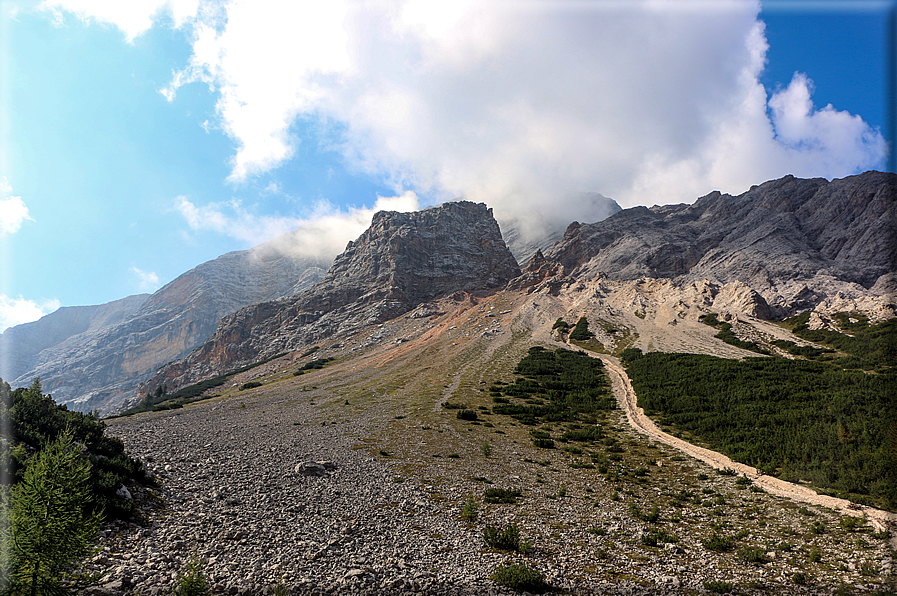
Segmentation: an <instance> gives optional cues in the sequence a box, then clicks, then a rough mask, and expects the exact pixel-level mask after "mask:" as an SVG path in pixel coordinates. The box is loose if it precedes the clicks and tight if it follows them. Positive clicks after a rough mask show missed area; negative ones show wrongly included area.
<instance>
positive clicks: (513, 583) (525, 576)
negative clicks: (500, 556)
mask: <svg viewBox="0 0 897 596" xmlns="http://www.w3.org/2000/svg"><path fill="white" fill-rule="evenodd" d="M489 579H491V580H492V581H494V582H495V583H497V584H498V585H500V586H505V587H506V588H511V589H512V590H517V591H518V592H531V593H535V594H541V593H542V592H545V591H546V590H548V589H549V588H550V586H549V585H548V584H546V583H545V576H544V575H542V574H541V573H540V572H539V571H537V570H535V569H532V568H531V567H527V566H526V565H521V564H514V565H502V566H501V567H499V568H498V569H496V570H495V573H493V574H492V575H490V576H489Z"/></svg>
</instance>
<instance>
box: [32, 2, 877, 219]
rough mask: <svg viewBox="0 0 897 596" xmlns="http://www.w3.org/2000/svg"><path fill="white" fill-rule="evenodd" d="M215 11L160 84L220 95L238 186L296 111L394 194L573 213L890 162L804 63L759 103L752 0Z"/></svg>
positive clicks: (276, 152)
mask: <svg viewBox="0 0 897 596" xmlns="http://www.w3.org/2000/svg"><path fill="white" fill-rule="evenodd" d="M48 1H49V0H48ZM59 1H61V0H59ZM203 6H204V7H205V5H203ZM215 6H218V7H219V8H220V10H218V11H215V10H212V9H211V8H203V9H200V10H199V11H197V12H196V14H197V15H199V17H198V18H197V20H196V21H195V22H194V25H195V26H194V28H193V55H192V57H191V59H190V62H189V64H187V65H185V68H184V69H183V70H182V71H180V72H178V73H176V75H175V76H174V77H173V79H172V81H171V83H170V85H169V87H168V88H167V89H166V90H165V93H166V96H167V97H168V98H169V99H171V100H174V99H175V97H176V92H177V90H178V88H179V87H180V86H182V85H185V84H188V83H191V82H203V83H205V84H208V85H210V86H211V88H212V89H213V90H215V92H216V93H217V94H218V103H217V113H218V119H219V122H218V123H217V124H216V127H217V128H218V129H219V130H222V131H224V132H225V133H226V134H227V135H229V136H230V137H231V138H232V139H233V140H234V141H235V143H236V152H235V154H234V157H233V163H232V171H231V175H230V178H231V180H233V181H241V180H244V179H246V178H247V177H251V176H254V175H257V174H259V173H262V172H266V171H270V170H272V169H274V168H277V167H278V166H280V165H282V164H283V163H285V162H287V161H288V160H290V159H291V158H292V157H293V155H294V152H295V148H296V146H297V143H299V142H303V141H307V140H305V139H300V138H298V137H297V136H296V135H295V132H294V130H293V129H292V128H291V127H292V126H293V124H294V123H296V122H297V121H298V120H300V119H309V120H313V121H315V122H318V123H320V124H321V126H322V127H323V129H324V131H325V132H324V135H325V136H326V137H327V142H328V143H329V145H328V147H330V148H332V147H336V148H338V149H339V150H340V151H341V152H342V153H343V154H344V155H345V156H346V159H347V161H348V163H350V164H351V167H353V168H355V169H357V170H359V171H362V172H368V173H371V174H374V175H376V176H377V177H385V178H386V179H387V180H388V181H390V182H391V184H392V185H393V186H394V187H395V188H396V189H397V192H401V190H404V189H414V190H415V191H417V192H418V193H419V194H420V193H424V194H426V195H427V196H428V197H432V198H433V199H437V200H442V199H449V198H453V197H456V196H459V195H465V196H466V197H467V198H469V199H471V200H477V201H486V202H488V203H489V204H490V205H492V206H494V207H496V212H497V213H501V212H508V213H513V215H515V216H524V215H532V214H536V215H535V217H537V218H543V217H547V218H561V219H567V220H569V219H573V218H576V217H577V214H576V213H575V209H577V208H578V207H577V205H576V203H575V202H574V201H573V199H571V198H570V197H574V196H577V195H578V193H579V192H580V191H598V192H601V193H603V194H604V195H607V196H610V197H613V198H615V199H617V200H618V201H619V202H620V203H621V204H623V205H624V206H628V205H633V204H639V203H641V204H652V203H664V202H678V201H690V200H693V199H694V198H695V197H697V196H700V195H702V194H704V193H706V192H708V191H709V190H711V189H714V188H717V189H720V190H723V191H727V192H740V191H742V190H745V189H746V188H748V187H749V186H750V185H752V184H756V183H759V182H762V181H764V180H767V179H770V178H775V177H779V176H782V175H784V174H788V173H792V174H794V175H796V176H825V177H829V178H831V177H836V176H844V175H849V174H852V173H856V172H858V171H861V170H863V169H867V168H870V167H880V166H881V165H883V164H884V160H885V157H886V151H887V148H886V146H885V143H884V141H883V138H882V136H881V134H880V133H879V132H878V131H877V130H873V129H871V128H870V127H869V126H868V125H867V124H866V123H865V122H863V121H862V119H861V118H860V117H859V116H855V115H850V114H847V113H845V112H839V111H838V110H836V109H835V108H834V107H831V106H826V107H823V108H822V109H817V108H816V107H815V106H813V104H812V99H811V98H812V85H811V83H810V79H809V77H807V76H804V75H800V74H798V75H796V76H795V78H794V80H793V81H792V82H791V84H790V85H789V86H788V87H787V88H786V89H784V90H781V91H777V92H775V93H773V94H772V97H771V98H768V97H767V90H766V89H765V88H764V87H763V85H762V84H761V83H760V82H759V80H760V79H759V77H760V75H761V73H762V71H763V68H764V65H765V62H766V52H767V49H768V46H767V40H766V38H765V35H764V29H763V24H762V23H761V22H760V21H758V15H759V8H760V5H759V1H757V0H729V1H725V0H708V1H700V0H694V1H687V0H681V1H673V0H641V1H640V0H632V1H626V2H623V1H612V0H609V1H603V2H588V1H577V0H557V1H549V0H529V1H527V0H521V1H517V2H506V1H505V2H502V1H495V2H489V1H477V2H472V1H471V2H451V3H437V2H428V1H425V0H369V1H365V2H360V1H359V2H355V1H351V0H340V1H333V2H326V3H317V2H290V3H284V2H279V1H277V0H253V1H251V2H249V1H248V0H229V1H227V2H225V3H223V4H216V5H215ZM222 7H223V8H222ZM185 12H186V11H185ZM144 14H152V13H151V12H150V11H148V9H147V10H144ZM206 15H212V16H211V17H207V16H206ZM131 30H137V29H136V28H132V29H131ZM810 74H812V73H810ZM312 142H314V141H312ZM260 223H262V224H264V223H265V222H260Z"/></svg>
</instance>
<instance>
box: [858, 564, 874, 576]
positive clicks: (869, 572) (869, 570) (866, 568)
mask: <svg viewBox="0 0 897 596" xmlns="http://www.w3.org/2000/svg"><path fill="white" fill-rule="evenodd" d="M878 574H879V569H878V566H877V565H876V564H875V563H872V562H871V561H864V562H863V564H862V565H860V575H865V576H866V577H875V576H876V575H878Z"/></svg>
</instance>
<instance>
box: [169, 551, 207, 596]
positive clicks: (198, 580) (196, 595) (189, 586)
mask: <svg viewBox="0 0 897 596" xmlns="http://www.w3.org/2000/svg"><path fill="white" fill-rule="evenodd" d="M204 567H205V565H204V564H203V562H202V560H201V559H200V558H199V556H198V555H196V554H194V555H193V556H191V557H190V560H188V561H187V569H186V570H185V572H184V573H183V574H179V575H178V577H177V581H176V585H175V588H174V596H211V594H212V587H211V586H210V585H209V580H208V579H207V578H206V575H205V573H204V572H203V568H204Z"/></svg>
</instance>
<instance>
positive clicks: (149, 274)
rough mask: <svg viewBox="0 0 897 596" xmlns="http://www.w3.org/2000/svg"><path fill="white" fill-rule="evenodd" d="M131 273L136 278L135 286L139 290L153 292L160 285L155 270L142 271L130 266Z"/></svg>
mask: <svg viewBox="0 0 897 596" xmlns="http://www.w3.org/2000/svg"><path fill="white" fill-rule="evenodd" d="M131 273H132V274H133V275H134V277H135V278H136V279H137V287H138V288H139V289H140V291H141V292H155V291H156V290H158V289H159V286H160V285H161V284H160V283H159V276H158V275H156V272H155V271H144V270H143V269H140V268H138V267H131Z"/></svg>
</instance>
